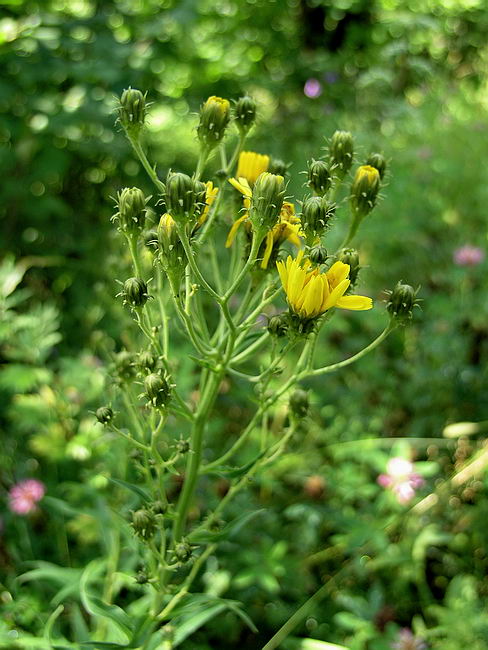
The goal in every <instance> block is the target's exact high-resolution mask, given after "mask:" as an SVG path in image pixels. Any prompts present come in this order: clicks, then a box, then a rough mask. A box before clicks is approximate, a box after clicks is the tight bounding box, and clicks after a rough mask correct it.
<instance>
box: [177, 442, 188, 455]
mask: <svg viewBox="0 0 488 650" xmlns="http://www.w3.org/2000/svg"><path fill="white" fill-rule="evenodd" d="M176 451H177V452H178V453H179V454H187V453H188V452H189V451H190V441H189V440H184V439H182V438H181V439H180V440H178V441H177V443H176Z"/></svg>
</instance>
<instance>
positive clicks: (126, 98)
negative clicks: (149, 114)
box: [119, 88, 146, 135]
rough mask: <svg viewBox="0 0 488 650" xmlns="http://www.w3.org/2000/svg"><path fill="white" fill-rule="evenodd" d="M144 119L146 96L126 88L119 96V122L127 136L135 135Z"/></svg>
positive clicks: (142, 124) (133, 89) (138, 91)
mask: <svg viewBox="0 0 488 650" xmlns="http://www.w3.org/2000/svg"><path fill="white" fill-rule="evenodd" d="M145 119H146V95H145V94H144V95H143V94H142V93H141V91H140V90H136V89H135V88H127V89H126V90H124V92H123V93H122V95H121V96H120V104H119V120H120V123H121V124H122V126H123V127H124V129H125V130H126V131H127V132H128V134H129V135H137V134H138V133H139V132H140V130H141V129H142V127H143V126H144V120H145Z"/></svg>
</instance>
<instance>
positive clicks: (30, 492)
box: [8, 478, 46, 515]
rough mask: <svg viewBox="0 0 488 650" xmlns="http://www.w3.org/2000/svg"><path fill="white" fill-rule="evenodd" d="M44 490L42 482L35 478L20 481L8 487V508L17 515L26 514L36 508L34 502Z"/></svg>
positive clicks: (40, 497) (39, 498) (38, 499)
mask: <svg viewBox="0 0 488 650" xmlns="http://www.w3.org/2000/svg"><path fill="white" fill-rule="evenodd" d="M45 492H46V488H45V487H44V483H41V481H37V480H36V479H35V478H28V479H25V481H20V482H19V483H17V484H16V485H14V486H13V487H11V488H10V491H9V493H8V499H9V508H10V510H11V511H12V512H15V514H17V515H28V514H29V513H31V512H32V511H33V510H35V508H36V503H37V502H38V501H40V500H41V499H42V497H43V496H44V494H45Z"/></svg>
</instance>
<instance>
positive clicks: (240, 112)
mask: <svg viewBox="0 0 488 650" xmlns="http://www.w3.org/2000/svg"><path fill="white" fill-rule="evenodd" d="M234 119H235V122H236V124H237V128H238V129H239V131H240V132H241V134H243V135H245V134H246V133H248V132H249V131H250V129H251V127H252V125H253V124H254V122H255V121H256V102H255V101H254V99H253V98H252V97H249V95H244V97H239V99H238V100H237V102H236V105H235V108H234Z"/></svg>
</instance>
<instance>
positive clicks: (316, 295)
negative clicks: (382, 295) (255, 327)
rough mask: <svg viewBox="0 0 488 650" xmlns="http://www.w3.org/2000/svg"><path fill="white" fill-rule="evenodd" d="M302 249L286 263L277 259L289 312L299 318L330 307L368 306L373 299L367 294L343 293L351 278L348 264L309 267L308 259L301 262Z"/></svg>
mask: <svg viewBox="0 0 488 650" xmlns="http://www.w3.org/2000/svg"><path fill="white" fill-rule="evenodd" d="M302 259H303V251H299V253H298V256H297V257H296V258H295V259H293V258H292V257H291V256H290V255H289V256H288V259H287V260H286V262H277V264H276V266H277V267H278V273H279V274H280V278H281V284H282V285H283V289H284V290H285V293H286V297H287V299H288V304H289V305H290V308H291V309H292V311H294V312H295V313H296V314H298V316H301V317H302V318H316V317H317V316H320V315H321V314H323V313H324V312H326V311H327V310H328V309H331V308H332V307H340V308H341V309H355V310H364V309H371V307H372V306H373V301H372V300H371V298H368V297H366V296H345V295H344V294H345V292H346V291H347V289H348V287H349V284H350V280H349V279H348V277H347V276H348V275H349V264H344V263H343V262H336V263H335V264H333V265H332V266H331V268H330V269H329V270H328V271H327V272H326V273H320V271H319V269H318V268H315V269H310V267H311V262H310V260H305V261H304V262H303V265H302Z"/></svg>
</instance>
